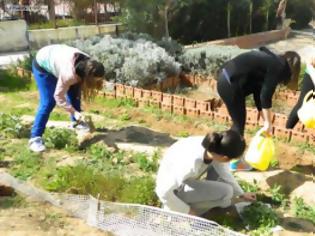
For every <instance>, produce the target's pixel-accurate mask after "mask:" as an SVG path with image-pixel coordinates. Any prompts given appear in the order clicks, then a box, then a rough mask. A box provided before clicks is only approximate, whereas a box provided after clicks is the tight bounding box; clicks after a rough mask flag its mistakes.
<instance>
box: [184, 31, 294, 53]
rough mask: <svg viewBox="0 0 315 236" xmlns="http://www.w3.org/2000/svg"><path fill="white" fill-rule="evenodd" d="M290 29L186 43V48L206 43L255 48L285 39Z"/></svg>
mask: <svg viewBox="0 0 315 236" xmlns="http://www.w3.org/2000/svg"><path fill="white" fill-rule="evenodd" d="M290 31H291V29H290V28H286V29H282V30H272V31H266V32H260V33H256V34H249V35H244V36H240V37H233V38H227V39H220V40H214V41H209V42H206V43H199V44H194V45H188V46H186V48H194V47H203V46H207V45H235V46H238V47H239V48H244V49H247V48H255V47H259V46H262V45H264V44H267V43H271V42H276V41H279V40H283V39H286V38H287V36H288V35H289V33H290Z"/></svg>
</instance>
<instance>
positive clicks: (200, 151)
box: [156, 130, 256, 216]
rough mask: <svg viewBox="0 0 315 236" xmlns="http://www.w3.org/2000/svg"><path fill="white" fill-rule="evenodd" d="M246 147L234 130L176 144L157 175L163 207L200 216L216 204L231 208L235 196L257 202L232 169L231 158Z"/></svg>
mask: <svg viewBox="0 0 315 236" xmlns="http://www.w3.org/2000/svg"><path fill="white" fill-rule="evenodd" d="M244 149H245V142H244V141H243V138H242V137H241V136H240V134H238V133H237V132H236V131H232V130H228V131H225V132H222V133H217V132H214V133H209V134H207V135H206V136H205V137H202V136H196V137H188V138H185V139H182V140H179V141H177V142H176V143H174V144H173V145H172V146H171V147H169V149H168V150H167V151H166V153H165V155H164V156H163V159H162V160H161V163H160V168H159V171H158V174H157V180H156V193H157V195H158V197H159V199H160V201H161V202H162V204H163V208H164V209H166V210H171V211H177V212H181V213H187V214H191V215H197V216H201V215H203V214H204V213H206V212H207V211H208V210H210V209H212V208H215V207H221V208H226V207H229V206H230V205H231V202H232V198H233V197H234V196H235V197H240V198H243V199H244V200H247V201H255V199H256V196H255V194H253V193H244V192H243V190H242V189H241V187H240V186H239V184H238V183H237V181H236V180H235V179H234V177H233V175H232V174H231V172H230V171H229V164H228V163H229V161H230V160H231V159H234V158H238V157H239V156H240V155H241V154H242V153H243V152H244ZM205 173H207V175H206V178H205V179H202V178H201V177H202V176H203V175H204V174H205Z"/></svg>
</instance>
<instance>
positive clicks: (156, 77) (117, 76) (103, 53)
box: [71, 35, 180, 87]
mask: <svg viewBox="0 0 315 236" xmlns="http://www.w3.org/2000/svg"><path fill="white" fill-rule="evenodd" d="M71 45H72V46H75V47H77V48H80V49H81V50H82V51H85V52H87V53H88V54H90V55H92V56H93V57H95V58H97V59H98V60H99V61H101V62H102V63H103V64H104V67H105V71H106V74H105V77H106V79H107V80H115V81H116V82H119V83H124V84H129V85H134V86H140V87H141V86H145V85H149V84H152V83H158V82H160V81H162V80H164V79H166V78H167V77H169V76H176V75H178V74H179V72H180V64H179V63H177V62H176V61H175V59H174V58H173V57H172V56H170V55H169V54H168V53H167V52H166V51H165V50H164V49H163V48H161V47H159V46H158V45H157V44H155V43H153V42H151V41H147V40H145V39H142V38H140V39H137V40H135V41H134V40H129V39H122V38H112V37H111V36H109V35H107V36H104V37H103V38H102V39H101V40H100V41H98V39H95V38H94V39H87V40H85V41H82V40H76V41H74V42H72V43H71Z"/></svg>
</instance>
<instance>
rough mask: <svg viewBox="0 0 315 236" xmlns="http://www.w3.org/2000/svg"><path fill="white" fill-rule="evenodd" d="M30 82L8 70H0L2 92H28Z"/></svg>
mask: <svg viewBox="0 0 315 236" xmlns="http://www.w3.org/2000/svg"><path fill="white" fill-rule="evenodd" d="M31 84H32V82H31V80H29V79H26V78H21V77H19V76H18V75H15V74H14V73H13V72H10V71H9V70H0V88H2V89H1V90H2V91H3V92H14V91H23V90H24V91H25V90H30V88H31Z"/></svg>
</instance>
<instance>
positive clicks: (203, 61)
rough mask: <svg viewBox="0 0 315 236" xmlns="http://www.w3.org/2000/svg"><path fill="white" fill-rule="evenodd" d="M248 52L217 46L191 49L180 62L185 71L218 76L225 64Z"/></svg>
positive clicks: (232, 47) (236, 48)
mask: <svg viewBox="0 0 315 236" xmlns="http://www.w3.org/2000/svg"><path fill="white" fill-rule="evenodd" d="M246 51H247V50H244V49H239V48H238V47H234V46H217V45H211V46H206V47H198V48H191V49H188V50H186V52H185V53H184V54H183V55H182V56H181V57H180V58H179V62H180V63H182V65H183V68H184V70H185V71H188V72H192V73H194V74H201V75H210V74H216V73H217V72H218V70H219V69H220V67H221V66H222V65H223V64H224V63H225V62H227V61H228V60H230V59H232V58H233V57H235V56H237V55H239V54H241V53H244V52H246Z"/></svg>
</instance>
